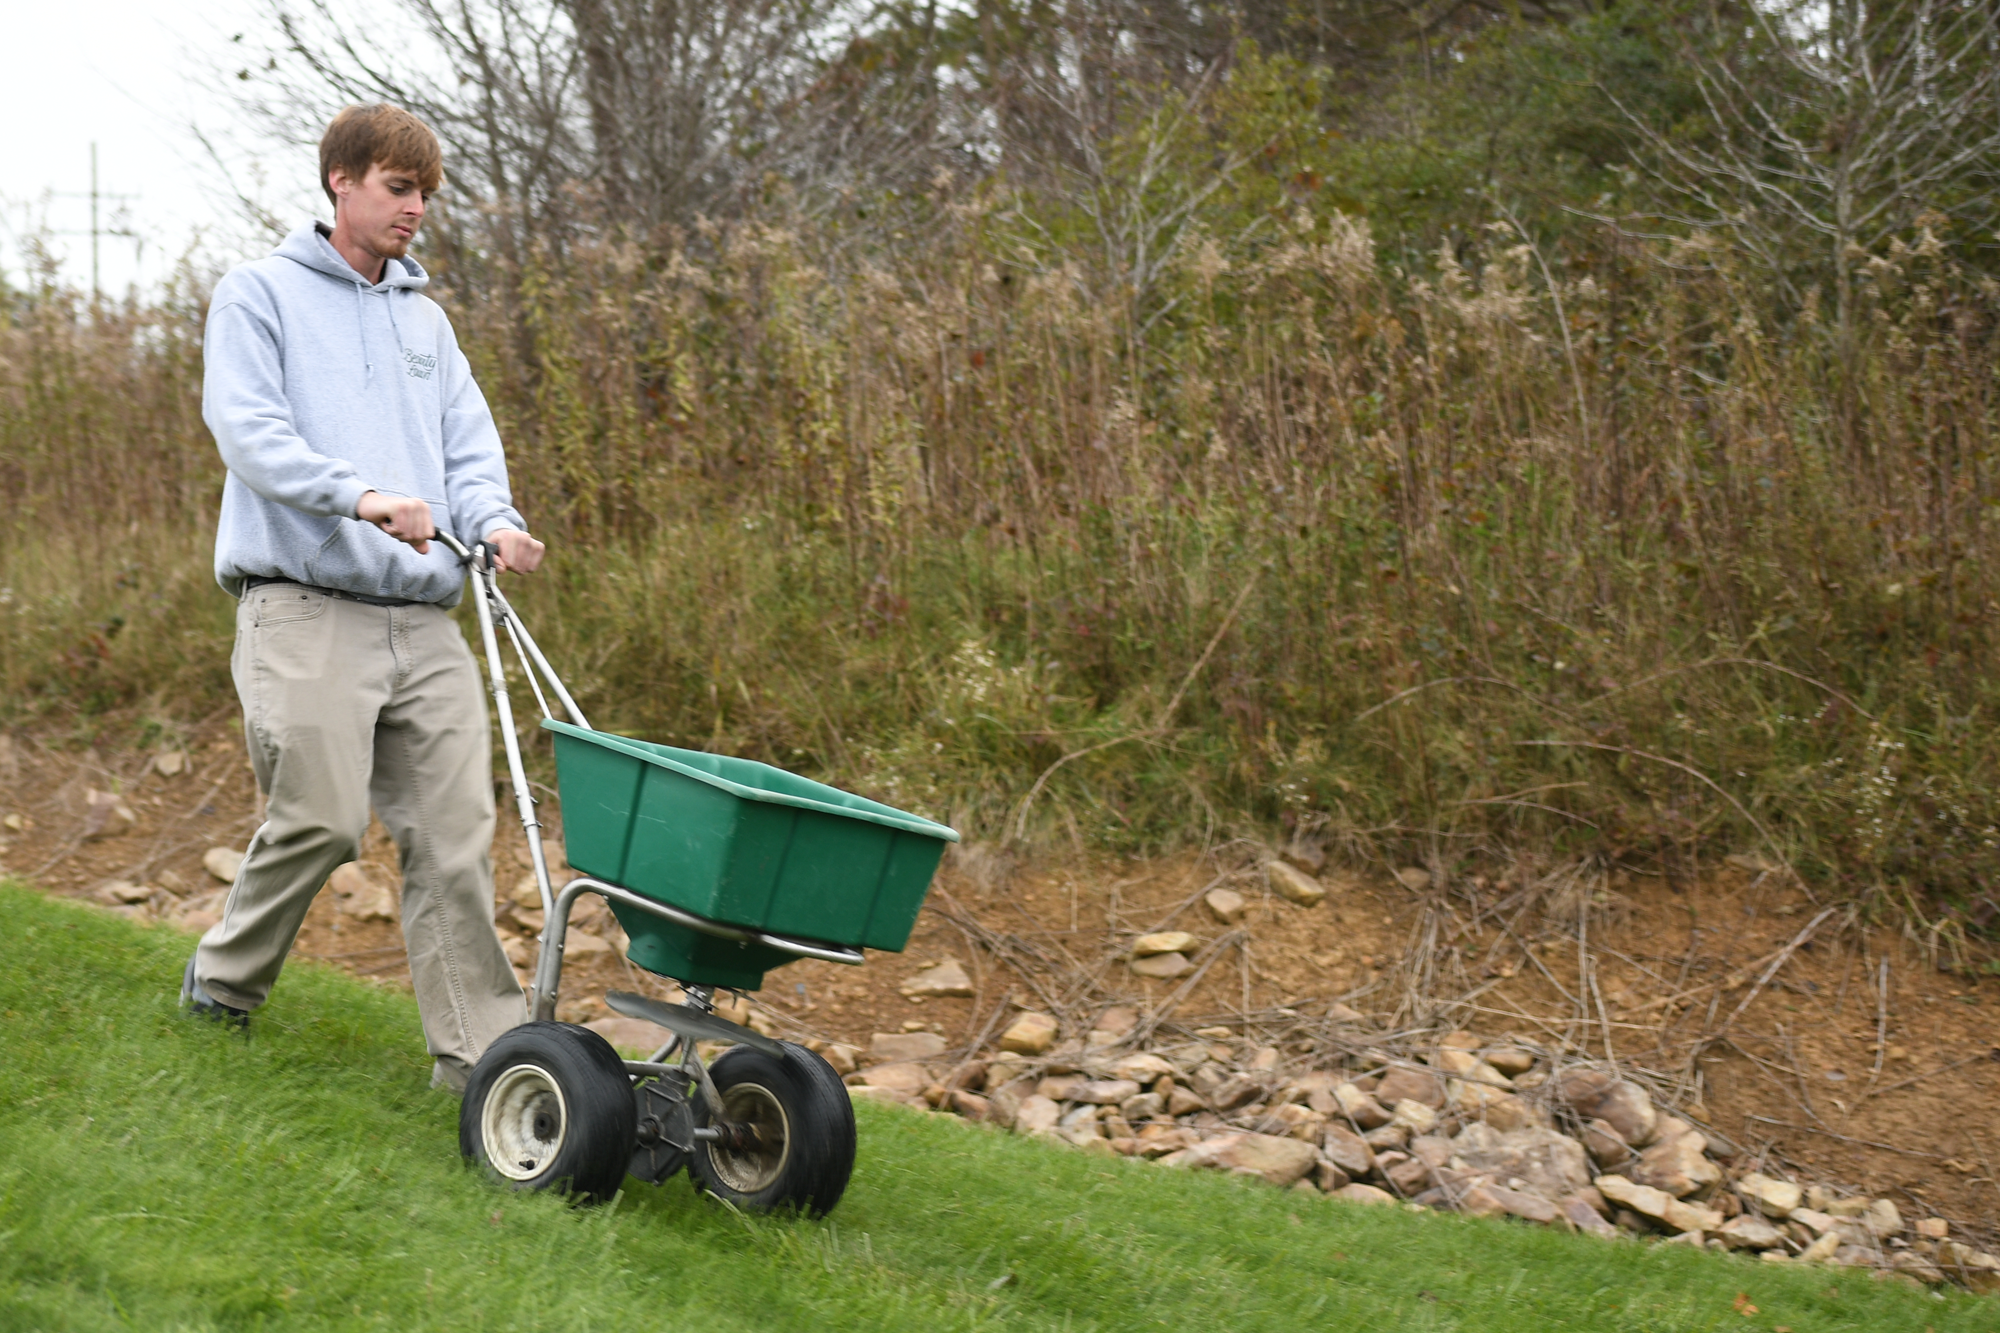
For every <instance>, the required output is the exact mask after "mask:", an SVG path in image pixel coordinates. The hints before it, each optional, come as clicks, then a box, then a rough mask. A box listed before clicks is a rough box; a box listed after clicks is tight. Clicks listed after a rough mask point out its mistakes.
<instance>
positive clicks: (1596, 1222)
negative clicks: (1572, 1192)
mask: <svg viewBox="0 0 2000 1333" xmlns="http://www.w3.org/2000/svg"><path fill="white" fill-rule="evenodd" d="M1558 1207H1560V1208H1561V1209H1562V1216H1563V1220H1564V1221H1565V1222H1567V1223H1569V1225H1570V1228H1571V1229H1572V1230H1575V1231H1582V1232H1586V1233H1588V1234H1589V1235H1592V1236H1597V1237H1600V1238H1601V1239H1604V1240H1616V1239H1617V1238H1618V1228H1617V1227H1614V1226H1612V1225H1611V1224H1610V1223H1609V1222H1607V1221H1605V1220H1604V1216H1603V1214H1601V1213H1599V1212H1598V1211H1597V1210H1596V1209H1595V1208H1593V1207H1591V1206H1590V1204H1588V1203H1587V1202H1585V1201H1584V1200H1582V1199H1579V1198H1574V1197H1572V1198H1568V1199H1564V1200H1563V1201H1562V1202H1561V1204H1559V1205H1558Z"/></svg>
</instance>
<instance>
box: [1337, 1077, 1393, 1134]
mask: <svg viewBox="0 0 2000 1333" xmlns="http://www.w3.org/2000/svg"><path fill="white" fill-rule="evenodd" d="M1333 1100H1334V1101H1335V1102H1336V1103H1337V1104H1338V1105H1339V1108H1340V1113H1341V1114H1342V1115H1344V1116H1346V1117H1347V1118H1348V1119H1349V1120H1351V1121H1353V1122H1354V1123H1355V1124H1356V1125H1359V1126H1360V1127H1361V1129H1362V1130H1363V1131H1364V1132H1365V1131H1367V1130H1371V1129H1380V1128H1381V1127H1382V1126H1384V1125H1386V1124H1388V1123H1389V1112H1388V1111H1386V1110H1385V1109H1383V1106H1382V1104H1381V1103H1380V1102H1378V1101H1376V1100H1375V1098H1374V1096H1373V1095H1371V1094H1369V1093H1366V1092H1363V1091H1362V1090H1361V1089H1359V1088H1357V1087H1355V1086H1354V1085H1353V1084H1352V1083H1337V1084H1335V1085H1334V1088H1333Z"/></svg>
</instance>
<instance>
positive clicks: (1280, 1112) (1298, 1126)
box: [1259, 1102, 1326, 1143]
mask: <svg viewBox="0 0 2000 1333" xmlns="http://www.w3.org/2000/svg"><path fill="white" fill-rule="evenodd" d="M1264 1118H1265V1119H1266V1120H1267V1121H1275V1122H1276V1124H1277V1125H1279V1126H1283V1128H1284V1130H1285V1133H1286V1134H1288V1135H1290V1136H1291V1137H1292V1138H1295V1139H1304V1140H1305V1141H1306V1142H1307V1143H1317V1142H1319V1133H1320V1129H1321V1128H1322V1127H1323V1126H1324V1125H1325V1124H1326V1117H1325V1116H1323V1115H1321V1114H1320V1113H1319V1112H1318V1111H1315V1110H1313V1109H1312V1108H1311V1107H1309V1106H1301V1105H1299V1104H1298V1103H1297V1102H1288V1103H1286V1104H1285V1105H1283V1106H1274V1107H1272V1108H1271V1109H1270V1110H1269V1111H1267V1112H1265V1115H1264ZM1259 1128H1261V1129H1263V1130H1265V1132H1267V1133H1268V1132H1270V1131H1271V1129H1272V1128H1273V1127H1272V1126H1271V1125H1269V1124H1266V1125H1261V1126H1259Z"/></svg>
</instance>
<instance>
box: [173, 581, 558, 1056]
mask: <svg viewBox="0 0 2000 1333" xmlns="http://www.w3.org/2000/svg"><path fill="white" fill-rule="evenodd" d="M229 665H230V672H231V674H232V675H233V676H234V677H235V679H236V693H237V695H238V697H239V698H240V699H241V700H242V701H243V722H244V727H243V731H244V739H245V740H246V741H247V742H248V744H249V748H250V763H251V767H252V768H254V769H255V770H256V774H257V785H258V786H260V787H261V788H263V790H264V791H265V792H266V793H267V794H268V795H269V797H270V801H269V805H268V808H267V810H266V813H265V819H264V825H263V827H261V828H259V829H258V830H257V835H256V836H255V837H254V838H252V839H251V841H250V848H249V851H248V852H247V853H245V855H244V857H243V866H242V869H240V870H239V871H237V873H236V882H235V884H233V885H232V886H231V887H230V890H229V900H228V903H227V905H226V906H225V907H224V908H223V912H222V920H221V921H219V922H217V923H216V925H215V926H214V927H213V928H212V929H210V930H209V932H208V933H207V934H206V935H204V936H202V940H201V944H200V946H199V947H198V949H197V950H196V954H195V979H196V980H197V981H198V982H199V983H200V984H201V986H202V987H203V989H205V990H206V991H207V992H208V993H209V995H211V996H212V997H214V998H215V999H217V1000H220V1001H222V1002H223V1003H224V1004H231V1005H235V1006H237V1007H238V1008H241V1009H251V1008H255V1007H256V1006H257V1005H260V1004H262V1003H263V1002H264V1000H265V999H266V998H267V997H268V996H269V995H270V993H271V986H272V983H274V982H275V981H276V980H277V979H278V971H279V969H280V968H281V967H283V966H284V961H285V955H286V954H287V953H289V952H290V951H291V947H292V941H293V940H294V939H296V938H297V936H298V933H299V926H300V924H301V923H302V922H303V921H304V920H305V915H306V909H307V908H308V907H309V906H311V904H312V900H313V895H315V894H317V893H318V892H319V890H320V887H321V886H322V885H323V884H325V883H326V879H327V876H328V875H330V874H331V873H332V872H333V870H334V868H335V867H336V866H339V865H341V864H342V863H343V862H347V861H352V860H354V859H355V857H356V856H357V855H358V854H359V851H360V847H361V840H362V836H363V835H364V834H365V833H366V832H367V829H368V809H369V805H370V802H371V801H372V802H373V804H374V808H375V811H376V813H377V814H378V815H380V816H381V819H382V823H383V825H384V826H385V827H387V829H388V830H389V833H390V835H391V836H392V837H394V838H395V840H396V846H397V848H398V849H399V850H400V852H401V853H402V863H403V903H402V909H403V910H402V916H403V940H404V942H405V944H406V945H407V946H408V948H409V951H410V977H411V980H412V982H413V983H414V985H415V987H416V992H417V1007H418V1009H419V1010H420V1012H421V1013H422V1015H423V1024H424V1038H425V1041H426V1042H427V1043H428V1045H429V1047H430V1052H431V1054H432V1055H433V1056H435V1057H436V1059H437V1067H436V1070H435V1074H434V1078H433V1082H434V1083H437V1084H439V1085H442V1086H447V1087H451V1088H454V1089H462V1088H463V1087H464V1086H465V1080H466V1077H467V1076H468V1075H469V1074H470V1073H471V1070H472V1066H473V1065H474V1064H475V1063H477V1062H478V1060H479V1057H480V1054H481V1053H482V1052H484V1051H485V1050H486V1048H487V1047H488V1046H490V1045H491V1044H492V1043H493V1040H494V1039H495V1038H496V1037H498V1036H499V1035H500V1034H501V1033H503V1032H505V1031H507V1030H508V1029H509V1028H512V1027H514V1026H516V1025H517V1024H519V1023H521V1022H523V1021H525V1020H526V1018H527V1006H526V1003H525V1001H524V998H523V996H522V994H521V987H520V984H519V983H518V982H517V981H516V980H515V978H514V970H513V968H512V967H511V966H509V965H508V962H507V956H506V954H505V953H503V952H502V951H501V948H500V938H499V936H498V935H497V934H496V933H495V931H494V929H493V867H492V864H491V862H490V860H489V856H490V853H491V849H492V844H493V780H492V759H491V754H492V752H491V748H490V746H491V741H490V739H489V736H488V732H487V725H486V701H485V698H484V696H483V694H482V693H481V688H480V680H479V672H478V670H477V668H476V667H475V666H474V664H473V659H472V654H471V652H470V651H469V650H468V649H467V647H466V644H465V639H464V637H463V636H462V635H460V633H459V631H458V627H457V626H456V625H454V624H453V623H452V620H451V617H450V615H449V614H448V613H447V612H445V611H444V610H443V609H442V608H439V607H436V606H429V605H418V606H407V607H379V606H367V605H364V604H362V603H359V602H351V601H347V600H345V599H344V598H338V597H329V596H327V595H326V594H325V593H320V592H312V591H309V590H308V589H305V588H302V587H299V586H297V585H295V584H289V583H269V584H265V585H263V586H261V587H258V588H255V589H252V590H251V591H250V592H249V593H247V594H246V595H245V596H244V598H243V600H242V604H241V605H240V606H239V607H238V608H237V611H236V650H235V652H234V654H232V656H231V657H230V663H229Z"/></svg>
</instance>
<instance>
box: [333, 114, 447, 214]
mask: <svg viewBox="0 0 2000 1333" xmlns="http://www.w3.org/2000/svg"><path fill="white" fill-rule="evenodd" d="M377 165H380V166H381V167H383V168H385V169H386V170H389V171H407V172H409V173H410V174H411V175H412V176H415V177H416V178H417V188H418V189H420V190H422V191H423V192H424V193H425V194H429V193H430V192H431V191H432V190H435V189H437V187H438V186H439V185H441V184H443V183H444V153H443V151H442V150H441V149H440V148H439V147H438V141H437V136H436V135H435V134H432V133H431V127H430V126H428V125H426V124H424V123H423V122H422V121H421V120H418V119H417V118H416V117H415V116H413V115H411V114H410V113H409V112H407V111H405V110H403V108H401V107H399V106H391V105H389V104H388V103H387V102H375V103H372V104H370V105H367V106H350V107H343V108H341V111H340V114H339V115H337V116H335V117H334V118H333V123H332V124H331V125H328V126H327V127H326V133H325V134H323V135H321V136H320V141H319V184H320V188H321V189H323V190H325V191H326V197H327V202H329V203H334V202H336V201H335V199H334V194H333V186H332V185H331V184H330V183H329V179H328V178H329V177H331V176H332V175H333V173H334V172H336V171H339V172H343V173H345V174H346V176H347V178H348V179H349V180H352V181H354V182H356V183H357V184H358V183H359V182H360V181H361V179H362V178H363V177H365V176H366V175H367V174H368V169H369V168H370V167H373V166H377Z"/></svg>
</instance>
